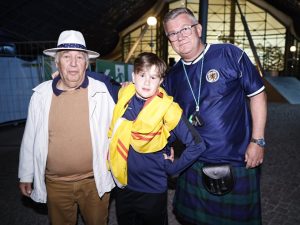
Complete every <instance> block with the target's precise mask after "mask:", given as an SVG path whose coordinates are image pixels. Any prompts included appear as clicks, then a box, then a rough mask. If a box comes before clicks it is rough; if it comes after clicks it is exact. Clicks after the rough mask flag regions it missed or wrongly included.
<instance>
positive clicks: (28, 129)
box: [19, 77, 115, 203]
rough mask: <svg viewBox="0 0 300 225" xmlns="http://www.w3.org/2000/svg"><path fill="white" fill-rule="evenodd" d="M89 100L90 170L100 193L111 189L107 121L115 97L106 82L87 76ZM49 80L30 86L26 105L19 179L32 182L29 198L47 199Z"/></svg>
mask: <svg viewBox="0 0 300 225" xmlns="http://www.w3.org/2000/svg"><path fill="white" fill-rule="evenodd" d="M88 79H89V85H88V101H89V121H90V131H91V140H92V147H93V171H94V177H95V182H96V186H97V190H98V194H99V196H100V197H102V196H103V194H104V193H105V192H109V191H111V190H112V189H113V188H114V186H115V184H114V181H113V178H112V176H111V173H110V172H109V171H108V169H107V166H106V159H107V151H108V145H109V143H108V137H107V132H108V129H109V125H110V121H111V118H112V114H113V108H114V105H115V103H114V101H113V98H112V97H111V95H110V93H109V91H108V89H107V88H106V86H105V84H104V83H102V82H100V81H96V80H94V79H93V78H90V77H88ZM51 85H52V81H46V82H43V83H42V84H40V85H38V86H37V87H35V88H34V89H33V91H34V93H33V95H32V97H31V100H30V103H29V109H28V117H27V121H26V126H25V131H24V135H23V139H22V143H21V149H20V158H19V178H20V182H30V183H32V182H33V187H34V189H33V191H32V193H31V196H30V197H31V198H32V199H33V200H34V201H36V202H41V203H46V201H47V192H46V185H45V169H46V161H47V154H48V142H49V140H48V119H49V111H50V105H51V99H52V95H53V91H52V86H51Z"/></svg>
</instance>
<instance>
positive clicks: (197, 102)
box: [181, 53, 204, 112]
mask: <svg viewBox="0 0 300 225" xmlns="http://www.w3.org/2000/svg"><path fill="white" fill-rule="evenodd" d="M201 60H202V62H201V69H200V79H199V89H198V99H197V100H196V96H195V93H194V91H193V88H192V85H191V82H190V80H189V77H188V75H187V72H186V69H185V66H184V63H183V61H181V62H182V67H183V70H184V74H185V77H186V79H187V81H188V84H189V86H190V90H191V92H192V95H193V98H194V101H195V103H196V111H197V112H198V111H199V109H200V107H199V103H200V93H201V82H202V71H203V62H204V53H203V57H202V59H201Z"/></svg>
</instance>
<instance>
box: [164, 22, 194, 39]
mask: <svg viewBox="0 0 300 225" xmlns="http://www.w3.org/2000/svg"><path fill="white" fill-rule="evenodd" d="M196 25H197V24H193V25H191V26H187V27H184V28H182V29H181V30H179V31H177V32H173V33H170V34H168V38H169V40H170V41H177V38H178V34H179V33H180V35H182V36H184V37H188V36H190V35H191V34H192V27H194V26H196Z"/></svg>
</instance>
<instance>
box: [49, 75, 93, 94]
mask: <svg viewBox="0 0 300 225" xmlns="http://www.w3.org/2000/svg"><path fill="white" fill-rule="evenodd" d="M60 79H61V77H60V75H59V76H57V77H55V78H54V79H53V82H52V90H53V93H54V94H55V95H56V96H59V95H60V94H61V93H63V92H65V91H64V90H60V89H58V88H57V83H58V81H59V80H60ZM88 85H89V79H88V77H87V75H84V80H83V82H82V83H81V85H80V86H79V87H77V88H76V89H79V88H87V86H88Z"/></svg>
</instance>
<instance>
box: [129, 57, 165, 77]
mask: <svg viewBox="0 0 300 225" xmlns="http://www.w3.org/2000/svg"><path fill="white" fill-rule="evenodd" d="M153 65H154V66H156V67H157V70H158V73H159V76H160V77H161V78H164V76H165V73H166V70H167V65H166V63H165V61H164V60H162V59H161V58H159V57H158V56H157V55H156V54H154V53H151V52H142V53H140V54H139V55H138V56H137V57H136V59H135V60H134V63H133V72H134V73H139V72H141V71H143V70H144V69H145V68H150V67H151V66H153Z"/></svg>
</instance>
